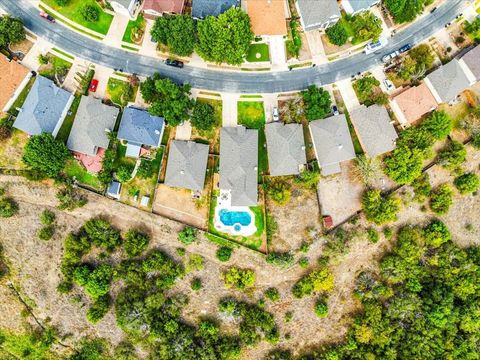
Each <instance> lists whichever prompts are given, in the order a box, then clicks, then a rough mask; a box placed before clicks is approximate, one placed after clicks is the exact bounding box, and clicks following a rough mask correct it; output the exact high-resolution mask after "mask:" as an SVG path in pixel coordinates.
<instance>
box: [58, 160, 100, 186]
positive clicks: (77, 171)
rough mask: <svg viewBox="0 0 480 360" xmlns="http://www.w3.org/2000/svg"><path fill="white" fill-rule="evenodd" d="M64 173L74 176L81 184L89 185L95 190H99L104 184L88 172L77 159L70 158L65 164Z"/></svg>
mask: <svg viewBox="0 0 480 360" xmlns="http://www.w3.org/2000/svg"><path fill="white" fill-rule="evenodd" d="M64 171H65V174H66V175H67V176H68V177H74V176H75V178H76V180H77V181H78V182H79V183H80V184H82V185H86V186H89V187H91V188H93V189H95V190H98V191H101V190H103V188H104V185H103V184H102V183H101V182H100V180H98V178H97V177H96V176H95V175H94V174H90V173H89V172H88V171H87V170H86V169H85V168H84V167H83V166H82V165H81V164H80V163H79V162H78V161H77V160H75V159H71V160H69V161H68V162H67V164H66V165H65V170H64Z"/></svg>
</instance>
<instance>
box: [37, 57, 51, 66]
mask: <svg viewBox="0 0 480 360" xmlns="http://www.w3.org/2000/svg"><path fill="white" fill-rule="evenodd" d="M37 59H38V62H39V64H40V65H47V64H48V62H49V61H50V58H49V57H48V56H47V55H44V54H40V55H38V58H37Z"/></svg>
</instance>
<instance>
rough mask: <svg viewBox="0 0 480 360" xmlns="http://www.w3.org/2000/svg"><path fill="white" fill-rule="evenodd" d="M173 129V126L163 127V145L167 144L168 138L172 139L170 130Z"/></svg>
mask: <svg viewBox="0 0 480 360" xmlns="http://www.w3.org/2000/svg"><path fill="white" fill-rule="evenodd" d="M171 131H172V127H171V126H165V127H164V128H163V136H162V143H161V144H162V145H164V146H167V144H168V140H169V139H170V132H171Z"/></svg>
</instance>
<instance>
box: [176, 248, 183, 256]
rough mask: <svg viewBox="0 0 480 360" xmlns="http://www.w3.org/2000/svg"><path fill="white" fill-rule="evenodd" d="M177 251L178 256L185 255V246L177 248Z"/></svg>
mask: <svg viewBox="0 0 480 360" xmlns="http://www.w3.org/2000/svg"><path fill="white" fill-rule="evenodd" d="M175 252H176V253H177V255H178V256H185V249H184V248H177V250H175Z"/></svg>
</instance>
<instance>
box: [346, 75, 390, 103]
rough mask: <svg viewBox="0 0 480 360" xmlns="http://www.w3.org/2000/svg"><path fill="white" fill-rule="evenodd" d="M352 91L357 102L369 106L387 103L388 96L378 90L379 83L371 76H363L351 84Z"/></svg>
mask: <svg viewBox="0 0 480 360" xmlns="http://www.w3.org/2000/svg"><path fill="white" fill-rule="evenodd" d="M353 89H354V90H355V93H356V94H357V97H358V100H359V101H360V102H361V103H362V104H365V105H366V106H370V105H373V104H380V105H384V104H385V103H386V102H388V96H386V94H384V93H383V92H382V90H381V89H380V81H378V80H377V79H376V78H375V77H373V76H365V77H363V78H361V79H358V80H357V81H355V82H354V83H353Z"/></svg>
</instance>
